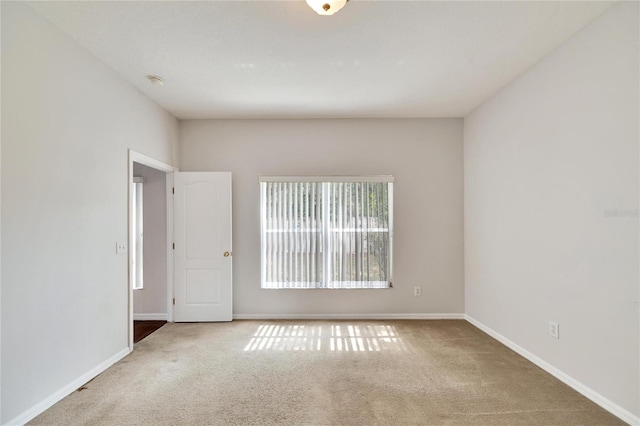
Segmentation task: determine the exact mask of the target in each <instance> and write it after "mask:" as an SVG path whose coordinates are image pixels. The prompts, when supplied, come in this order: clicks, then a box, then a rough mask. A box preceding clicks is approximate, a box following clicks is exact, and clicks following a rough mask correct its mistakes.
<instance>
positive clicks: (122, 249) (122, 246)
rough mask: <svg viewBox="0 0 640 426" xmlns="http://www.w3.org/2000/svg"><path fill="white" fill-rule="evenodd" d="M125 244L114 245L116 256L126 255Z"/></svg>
mask: <svg viewBox="0 0 640 426" xmlns="http://www.w3.org/2000/svg"><path fill="white" fill-rule="evenodd" d="M126 252H127V243H116V254H120V253H126Z"/></svg>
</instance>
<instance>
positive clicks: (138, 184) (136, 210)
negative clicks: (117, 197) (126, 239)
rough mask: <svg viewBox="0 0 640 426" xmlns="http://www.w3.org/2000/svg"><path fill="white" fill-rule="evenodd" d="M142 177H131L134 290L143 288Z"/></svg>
mask: <svg viewBox="0 0 640 426" xmlns="http://www.w3.org/2000/svg"><path fill="white" fill-rule="evenodd" d="M143 183H144V178H142V177H138V176H135V177H134V178H133V185H132V186H131V188H132V190H133V223H132V232H133V256H132V260H133V265H132V267H133V281H132V288H133V289H134V290H142V289H143V288H144V263H143V262H144V257H143V247H144V228H143V227H144V220H143V217H144V216H143V214H144V208H143V206H144V204H143V203H144V197H143Z"/></svg>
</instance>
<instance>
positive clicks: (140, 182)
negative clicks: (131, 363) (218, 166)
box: [128, 150, 177, 351]
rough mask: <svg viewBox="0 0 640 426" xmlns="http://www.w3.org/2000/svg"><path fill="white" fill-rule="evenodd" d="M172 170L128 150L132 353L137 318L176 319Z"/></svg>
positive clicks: (130, 332)
mask: <svg viewBox="0 0 640 426" xmlns="http://www.w3.org/2000/svg"><path fill="white" fill-rule="evenodd" d="M174 171H177V169H176V168H175V167H173V166H170V165H168V164H165V163H162V162H160V161H157V160H155V159H152V158H150V157H147V156H145V155H143V154H140V153H137V152H135V151H132V150H130V151H129V168H128V188H129V250H128V253H129V254H128V258H129V281H128V282H129V284H128V287H129V310H128V312H129V315H128V317H129V318H128V326H129V333H128V334H129V351H132V350H133V345H134V337H135V334H136V333H135V330H134V321H136V322H138V321H145V322H147V321H148V322H149V323H148V324H150V323H151V322H152V321H172V310H171V304H170V300H171V294H172V280H171V277H172V271H173V267H172V265H173V255H172V251H171V248H170V244H169V242H170V241H172V238H173V235H172V231H173V227H172V226H169V224H171V223H172V221H173V209H172V204H171V203H170V201H171V200H170V199H169V197H168V192H169V190H170V188H171V187H172V184H173V172H174ZM136 248H138V249H136ZM139 331H140V330H138V335H139V334H140V333H139Z"/></svg>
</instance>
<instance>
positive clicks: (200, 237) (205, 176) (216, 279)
mask: <svg viewBox="0 0 640 426" xmlns="http://www.w3.org/2000/svg"><path fill="white" fill-rule="evenodd" d="M174 187H175V192H174V238H175V252H174V259H175V268H174V273H175V277H174V278H175V279H174V283H175V284H174V285H175V290H174V296H175V307H174V320H175V321H176V322H201V321H202V322H205V321H231V319H232V281H231V266H232V262H231V256H230V255H227V256H225V253H228V254H229V253H231V173H228V172H179V173H175V174H174Z"/></svg>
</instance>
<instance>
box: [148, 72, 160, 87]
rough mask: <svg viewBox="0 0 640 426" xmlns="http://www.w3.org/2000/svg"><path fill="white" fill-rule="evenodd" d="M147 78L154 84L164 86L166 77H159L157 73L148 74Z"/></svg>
mask: <svg viewBox="0 0 640 426" xmlns="http://www.w3.org/2000/svg"><path fill="white" fill-rule="evenodd" d="M147 78H148V79H149V81H150V82H151V84H153V85H154V86H159V87H162V86H164V79H163V78H162V77H158V76H157V75H148V76H147Z"/></svg>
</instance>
